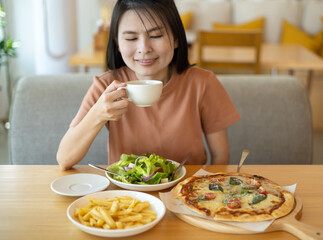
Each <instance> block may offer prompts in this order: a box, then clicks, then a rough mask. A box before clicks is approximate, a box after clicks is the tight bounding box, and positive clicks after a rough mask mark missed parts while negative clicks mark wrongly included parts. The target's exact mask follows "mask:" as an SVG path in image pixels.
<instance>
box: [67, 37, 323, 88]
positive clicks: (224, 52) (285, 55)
mask: <svg viewBox="0 0 323 240" xmlns="http://www.w3.org/2000/svg"><path fill="white" fill-rule="evenodd" d="M197 44H198V43H196V44H194V45H193V46H192V49H191V50H190V60H191V62H192V63H194V62H196V59H197V54H198V53H197V46H196V45H197ZM206 53H207V54H208V55H207V56H206V58H207V59H209V60H212V59H217V60H219V59H221V60H225V59H227V60H232V59H236V60H241V59H244V60H245V61H249V60H250V59H252V58H253V52H252V51H248V49H241V48H240V49H239V48H237V49H232V48H231V49H230V48H224V49H223V48H222V49H221V48H213V49H212V48H208V49H207V51H206ZM260 61H261V68H262V69H269V70H271V71H272V72H275V71H277V70H286V71H288V73H289V74H293V73H294V72H295V71H300V70H305V71H307V72H308V76H307V86H308V90H310V88H311V83H312V77H313V73H314V71H323V59H322V58H320V57H319V56H317V55H315V54H314V53H312V52H311V51H309V50H308V49H306V48H305V47H303V46H301V45H297V44H286V45H282V44H266V43H264V44H262V47H261V60H260ZM70 64H71V65H73V66H84V67H85V71H88V68H89V67H93V66H96V67H102V68H104V66H105V52H104V51H94V50H93V47H92V46H91V45H90V46H88V47H86V48H85V49H83V50H82V51H80V52H78V53H76V54H75V55H73V56H72V57H71V58H70Z"/></svg>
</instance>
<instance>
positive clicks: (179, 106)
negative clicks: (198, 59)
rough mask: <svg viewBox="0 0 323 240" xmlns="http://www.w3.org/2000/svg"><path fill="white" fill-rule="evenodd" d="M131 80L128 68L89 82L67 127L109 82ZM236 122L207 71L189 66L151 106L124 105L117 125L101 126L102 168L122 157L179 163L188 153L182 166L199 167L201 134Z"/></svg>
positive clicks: (202, 160) (227, 100)
mask: <svg viewBox="0 0 323 240" xmlns="http://www.w3.org/2000/svg"><path fill="white" fill-rule="evenodd" d="M115 79H116V80H119V81H122V82H128V81H131V80H137V77H136V75H135V73H134V72H133V71H132V70H130V69H129V68H128V67H122V68H120V69H118V70H116V71H109V72H106V73H104V74H102V75H101V76H99V77H94V81H93V84H92V86H91V87H90V88H89V90H88V92H87V94H86V95H85V97H84V99H83V102H82V104H81V107H80V109H79V111H78V113H77V115H76V116H75V118H74V119H73V121H72V123H71V125H70V126H75V125H77V124H78V123H79V122H80V121H81V120H82V119H83V117H84V116H85V115H86V114H87V112H88V111H89V110H90V108H91V107H92V106H93V105H94V104H95V102H96V101H97V100H98V98H99V97H100V96H101V94H102V93H103V91H104V90H105V89H106V87H107V86H108V85H109V84H110V83H111V82H112V81H113V80H115ZM239 119H240V115H239V113H238V112H237V110H236V109H235V107H234V105H233V103H232V101H231V99H230V97H229V96H228V94H227V92H226V91H225V89H224V88H223V86H222V84H221V83H220V82H219V80H218V79H217V78H216V77H215V75H214V73H213V72H210V71H207V70H204V69H200V68H198V67H190V68H189V69H188V70H186V71H185V72H184V73H182V74H177V73H176V71H175V70H174V71H173V74H172V77H171V79H170V80H169V82H168V83H167V84H166V85H165V86H164V87H163V92H162V95H161V97H160V99H159V100H158V101H157V102H156V103H155V104H154V105H153V106H151V107H136V106H135V105H134V104H133V103H131V102H130V103H129V105H128V111H127V112H126V113H125V114H124V115H123V116H122V117H121V119H120V120H118V121H110V122H108V123H107V124H106V127H107V128H108V130H109V139H108V163H109V164H111V163H114V162H117V161H119V159H120V155H121V154H122V153H126V154H137V155H140V154H145V153H156V154H158V155H160V156H163V157H165V158H168V159H172V160H175V161H180V160H181V159H183V158H184V157H185V155H186V154H187V153H188V152H192V157H191V159H190V160H189V161H188V163H187V164H205V163H206V153H205V149H204V144H203V137H202V131H204V133H205V134H209V133H214V132H217V131H219V130H222V129H225V128H227V127H228V126H230V125H232V124H233V123H235V122H236V121H238V120H239Z"/></svg>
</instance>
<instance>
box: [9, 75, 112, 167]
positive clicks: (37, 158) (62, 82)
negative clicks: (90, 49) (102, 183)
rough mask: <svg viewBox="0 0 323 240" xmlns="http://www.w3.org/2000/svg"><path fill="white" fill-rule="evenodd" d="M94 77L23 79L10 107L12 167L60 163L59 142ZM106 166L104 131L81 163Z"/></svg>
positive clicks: (58, 76) (68, 76)
mask: <svg viewBox="0 0 323 240" xmlns="http://www.w3.org/2000/svg"><path fill="white" fill-rule="evenodd" d="M92 79H93V76H92V75H86V74H66V75H56V76H55V75H51V76H30V77H24V78H21V79H20V80H19V82H18V84H17V87H16V89H15V93H14V100H13V104H12V106H11V113H10V123H11V129H10V131H9V158H10V160H11V163H12V164H57V162H56V152H57V148H58V145H59V142H60V140H61V138H62V137H63V135H64V134H65V132H66V131H67V129H68V127H69V124H70V122H71V120H72V119H73V117H74V116H75V114H76V113H77V111H78V109H79V106H80V104H81V101H82V99H83V97H84V95H85V93H86V91H87V89H88V88H89V86H90V85H91V83H92ZM89 162H91V163H96V164H107V130H106V128H103V129H102V130H101V132H100V133H99V135H98V137H97V138H96V140H95V141H94V143H93V144H92V147H91V149H90V151H89V152H88V154H87V155H86V157H85V158H84V159H83V160H82V161H81V162H80V164H86V163H89Z"/></svg>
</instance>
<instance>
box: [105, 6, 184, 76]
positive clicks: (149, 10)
mask: <svg viewBox="0 0 323 240" xmlns="http://www.w3.org/2000/svg"><path fill="white" fill-rule="evenodd" d="M128 10H134V11H136V12H137V13H138V14H140V13H142V14H145V15H146V16H149V17H150V18H151V19H152V21H154V22H156V20H155V19H154V17H153V14H154V15H155V16H157V17H158V18H159V19H160V20H161V22H162V23H163V25H164V27H165V29H167V26H169V28H170V30H171V31H172V34H173V36H174V41H177V42H178V47H177V48H176V49H175V50H174V57H173V59H172V63H173V64H174V65H175V69H176V71H177V72H178V73H182V72H183V71H185V70H186V69H187V68H188V67H190V64H189V62H188V50H187V40H186V35H185V30H184V27H183V23H182V21H181V18H180V15H179V13H178V11H177V8H176V5H175V3H174V0H118V1H117V3H116V5H115V7H114V9H113V13H112V18H111V25H110V33H109V42H108V47H107V52H106V64H107V67H108V69H111V70H115V69H118V68H120V67H122V66H126V64H125V63H124V61H123V59H122V56H121V53H120V52H119V50H118V30H119V29H118V27H119V21H120V19H121V17H122V15H123V14H124V13H125V12H126V11H128Z"/></svg>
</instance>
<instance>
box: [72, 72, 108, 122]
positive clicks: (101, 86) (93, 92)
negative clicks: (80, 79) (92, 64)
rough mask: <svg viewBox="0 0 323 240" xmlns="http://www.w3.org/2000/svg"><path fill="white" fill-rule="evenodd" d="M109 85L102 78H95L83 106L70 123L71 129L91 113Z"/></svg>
mask: <svg viewBox="0 0 323 240" xmlns="http://www.w3.org/2000/svg"><path fill="white" fill-rule="evenodd" d="M107 86H108V83H107V82H106V81H104V80H103V79H102V78H100V77H97V76H95V77H94V78H93V83H92V85H91V86H90V88H89V89H88V91H87V93H86V94H85V96H84V98H83V101H82V103H81V106H80V108H79V110H78V112H77V114H76V116H75V117H74V119H73V120H72V122H71V123H70V127H75V126H76V125H77V124H79V123H80V121H81V120H82V119H83V118H84V117H85V115H86V114H87V113H88V112H89V111H90V109H91V108H92V106H93V105H94V104H95V103H96V102H97V101H98V99H99V98H100V96H101V95H102V93H103V92H104V90H105V89H106V88H107Z"/></svg>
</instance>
